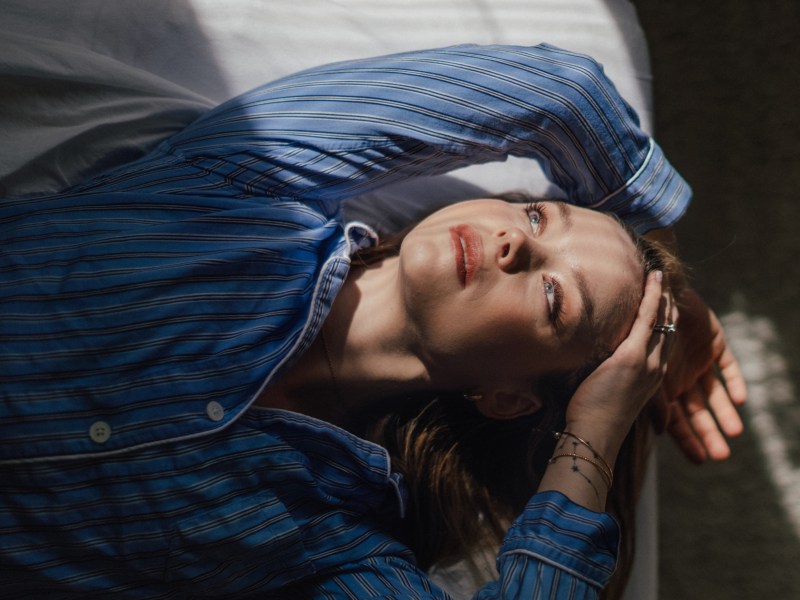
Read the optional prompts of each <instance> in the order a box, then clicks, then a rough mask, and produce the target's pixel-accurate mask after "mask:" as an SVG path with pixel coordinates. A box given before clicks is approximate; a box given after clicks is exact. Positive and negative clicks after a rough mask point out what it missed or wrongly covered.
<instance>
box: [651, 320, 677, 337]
mask: <svg viewBox="0 0 800 600" xmlns="http://www.w3.org/2000/svg"><path fill="white" fill-rule="evenodd" d="M653 331H655V332H656V333H663V334H664V335H669V334H670V333H675V332H677V331H678V328H677V327H676V326H675V323H667V324H666V325H654V326H653Z"/></svg>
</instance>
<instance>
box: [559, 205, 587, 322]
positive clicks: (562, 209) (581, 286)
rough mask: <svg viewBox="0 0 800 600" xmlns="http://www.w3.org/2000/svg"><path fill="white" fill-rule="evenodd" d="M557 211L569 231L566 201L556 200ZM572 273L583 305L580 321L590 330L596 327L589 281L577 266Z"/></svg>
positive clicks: (570, 214) (570, 222)
mask: <svg viewBox="0 0 800 600" xmlns="http://www.w3.org/2000/svg"><path fill="white" fill-rule="evenodd" d="M556 206H558V212H559V214H560V215H561V220H562V223H563V225H564V230H565V231H569V230H570V229H571V228H572V208H571V207H570V205H569V204H567V203H566V202H556ZM572 275H573V277H575V281H576V282H577V283H578V293H579V294H580V297H581V304H582V305H583V318H582V319H581V321H582V322H584V323H586V324H587V325H588V326H589V328H590V330H592V331H594V330H595V329H596V323H595V322H594V299H593V298H592V295H591V293H590V292H589V283H588V281H586V276H585V275H584V273H583V271H580V270H579V269H577V268H573V269H572Z"/></svg>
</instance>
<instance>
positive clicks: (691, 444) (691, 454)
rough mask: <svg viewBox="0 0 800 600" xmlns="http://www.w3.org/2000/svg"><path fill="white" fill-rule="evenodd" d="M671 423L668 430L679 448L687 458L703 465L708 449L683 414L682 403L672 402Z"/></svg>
mask: <svg viewBox="0 0 800 600" xmlns="http://www.w3.org/2000/svg"><path fill="white" fill-rule="evenodd" d="M671 406H672V410H671V412H670V415H669V416H670V421H669V426H668V427H667V429H668V430H669V434H670V435H671V436H672V439H673V440H674V441H675V443H676V444H677V446H678V448H680V449H681V451H682V452H683V453H684V455H685V456H686V458H688V459H689V460H690V461H692V462H694V463H697V464H699V463H702V462H703V461H704V460H705V459H706V458H707V456H708V455H707V454H706V449H705V447H703V444H702V443H700V440H699V439H698V438H697V436H696V435H695V432H694V429H692V426H691V425H689V420H688V419H687V418H686V414H685V413H684V412H683V408H682V403H679V402H672V403H671Z"/></svg>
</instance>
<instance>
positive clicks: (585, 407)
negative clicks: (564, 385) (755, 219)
mask: <svg viewBox="0 0 800 600" xmlns="http://www.w3.org/2000/svg"><path fill="white" fill-rule="evenodd" d="M660 276H661V274H660V273H651V274H650V275H649V276H648V279H647V285H646V286H645V292H644V297H643V299H642V302H641V304H640V306H639V313H638V315H637V317H636V320H635V321H634V323H633V326H632V328H631V331H630V333H629V334H628V337H627V338H626V339H625V340H624V341H623V342H622V343H621V344H620V345H619V347H618V348H617V349H616V350H615V351H614V354H612V355H611V356H610V357H609V358H608V359H606V360H605V361H603V363H601V364H600V366H599V367H597V369H596V370H595V371H594V372H593V373H592V374H591V375H589V377H587V378H586V379H585V380H584V381H583V383H581V385H580V386H579V387H578V389H577V390H576V392H575V394H574V395H573V397H572V399H571V400H570V403H569V406H568V407H567V414H566V422H567V429H568V430H570V431H573V432H575V431H581V432H587V436H589V437H590V439H591V441H592V444H593V445H594V446H595V448H596V449H598V451H600V448H601V447H602V448H604V449H608V452H609V454H610V455H609V454H606V458H607V459H608V461H609V463H612V464H613V461H614V459H615V457H616V453H617V451H618V450H619V446H620V445H621V444H622V441H623V440H624V439H625V436H626V435H627V434H628V431H629V430H630V427H631V425H632V424H633V422H634V420H635V419H636V417H637V416H638V415H639V413H640V412H641V410H642V408H643V407H644V405H645V404H646V403H647V401H648V400H649V399H650V398H651V397H652V396H653V394H654V393H655V392H656V390H657V389H658V387H659V385H660V384H661V381H662V377H663V376H664V373H665V371H666V368H667V364H668V362H667V361H668V358H669V355H670V346H671V345H672V343H673V340H672V338H674V337H675V336H669V335H661V334H656V333H654V332H653V325H654V324H655V323H656V322H657V320H658V322H661V321H663V320H664V319H667V320H670V321H671V320H673V319H674V318H675V317H676V316H677V310H676V307H675V306H674V302H673V301H672V297H671V295H670V294H667V293H665V294H662V288H661V280H660ZM588 432H591V433H588Z"/></svg>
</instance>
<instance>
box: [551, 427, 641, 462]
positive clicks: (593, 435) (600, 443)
mask: <svg viewBox="0 0 800 600" xmlns="http://www.w3.org/2000/svg"><path fill="white" fill-rule="evenodd" d="M628 429H629V428H625V427H623V426H621V425H617V426H606V425H600V424H599V423H598V422H596V421H593V422H587V421H586V420H585V419H578V420H573V421H567V423H566V425H565V426H564V431H568V432H569V433H571V434H572V435H573V436H577V437H579V438H580V439H581V440H584V441H585V442H586V443H587V444H588V445H589V446H590V447H591V449H592V450H593V451H594V452H595V453H597V454H598V455H599V456H600V457H602V458H603V460H604V461H605V462H606V463H607V464H608V465H609V466H610V467H611V469H612V470H613V468H614V464H615V463H616V461H617V455H618V454H619V451H620V448H621V447H622V443H623V442H624V441H625V436H626V435H627V432H628ZM557 447H558V445H557Z"/></svg>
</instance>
